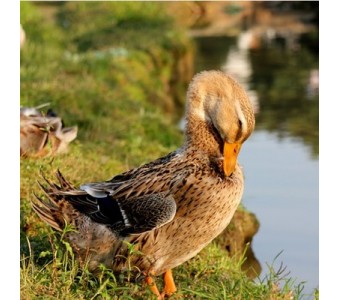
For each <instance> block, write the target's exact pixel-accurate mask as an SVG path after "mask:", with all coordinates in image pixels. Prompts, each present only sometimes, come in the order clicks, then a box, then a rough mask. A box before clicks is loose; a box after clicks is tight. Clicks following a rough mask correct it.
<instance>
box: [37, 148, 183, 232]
mask: <svg viewBox="0 0 340 300" xmlns="http://www.w3.org/2000/svg"><path fill="white" fill-rule="evenodd" d="M175 156H176V154H175V153H173V154H170V155H168V156H166V157H164V158H161V159H158V160H156V161H154V162H152V163H149V164H147V165H144V166H142V167H139V168H136V169H133V170H131V171H128V172H125V173H122V174H120V175H118V176H115V177H114V178H112V179H111V180H110V181H105V182H97V183H88V184H84V185H82V186H81V188H80V190H79V189H75V188H74V187H72V185H71V184H70V183H68V182H67V181H66V179H65V178H64V177H63V176H62V175H61V173H60V172H58V173H57V178H58V181H59V184H60V185H56V184H54V183H51V182H49V181H47V183H48V187H43V189H44V191H45V193H46V195H47V196H48V197H49V198H50V200H51V201H52V202H53V203H54V204H55V205H54V206H56V205H58V203H57V202H58V201H60V200H66V201H67V202H68V203H70V204H71V205H72V206H73V207H74V208H75V209H76V210H77V211H79V212H81V213H83V214H85V215H86V216H88V217H89V218H91V219H92V220H93V221H95V222H97V223H101V224H105V225H106V226H108V227H109V228H111V229H112V230H113V231H115V232H117V233H118V234H120V235H127V234H133V233H142V232H145V231H149V230H152V229H154V228H157V227H160V226H163V225H164V224H166V223H168V222H170V221H171V220H172V219H173V217H174V216H175V213H176V202H175V200H174V198H173V197H172V195H171V192H170V189H171V187H172V186H173V185H175V184H177V183H178V182H179V181H180V179H181V178H182V177H183V176H185V175H184V174H183V173H182V172H178V170H177V173H176V175H174V174H173V173H172V172H171V171H172V170H170V167H171V165H173V159H174V157H175ZM183 172H185V173H187V172H188V170H187V169H186V168H184V164H183ZM40 202H42V201H40ZM45 207H46V205H45ZM45 210H46V208H45ZM36 211H37V212H38V213H39V211H38V210H37V209H36ZM45 215H46V213H45Z"/></svg>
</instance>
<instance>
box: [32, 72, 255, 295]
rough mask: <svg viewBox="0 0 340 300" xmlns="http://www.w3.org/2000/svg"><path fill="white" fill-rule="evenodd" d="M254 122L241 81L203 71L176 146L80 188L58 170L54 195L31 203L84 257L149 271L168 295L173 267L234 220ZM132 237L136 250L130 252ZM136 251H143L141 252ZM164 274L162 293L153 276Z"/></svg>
mask: <svg viewBox="0 0 340 300" xmlns="http://www.w3.org/2000/svg"><path fill="white" fill-rule="evenodd" d="M254 126H255V117H254V111H253V108H252V105H251V103H250V102H249V99H248V97H247V95H246V93H245V91H244V90H243V89H242V87H241V86H240V85H239V84H238V83H237V82H236V81H234V80H233V79H232V78H231V77H229V76H228V75H226V74H225V73H223V72H220V71H204V72H201V73H199V74H197V75H196V76H195V77H194V78H193V80H192V82H191V83H190V85H189V89H188V93H187V104H186V126H185V141H184V144H183V146H182V147H181V148H179V149H177V150H176V151H174V152H172V153H170V154H168V155H166V156H164V157H162V158H159V159H157V160H155V161H153V162H150V163H148V164H146V165H143V166H141V167H138V168H135V169H132V170H130V171H127V172H124V173H122V174H119V175H116V176H114V177H113V178H112V179H111V180H108V181H104V182H95V183H86V184H83V185H81V186H80V188H75V187H74V186H72V185H71V184H70V183H69V182H68V181H67V180H66V179H65V178H64V177H63V176H62V174H61V173H60V172H58V173H57V178H58V181H59V185H57V184H54V183H50V182H49V181H48V180H46V182H47V186H46V187H43V186H42V188H43V190H44V191H45V193H46V195H47V197H48V198H49V201H44V200H42V199H40V198H37V199H38V200H37V201H35V202H34V203H33V208H34V210H35V211H36V212H37V213H38V215H39V216H40V217H41V218H42V219H43V220H44V221H46V222H47V223H48V224H50V225H51V226H52V227H53V228H55V229H56V230H62V229H63V228H64V226H65V223H67V224H72V225H73V226H74V227H75V228H76V229H77V231H76V232H69V233H68V234H67V239H68V241H69V242H70V244H71V246H72V247H73V249H74V252H75V253H76V254H77V257H78V258H79V259H80V260H81V261H86V262H88V266H89V269H90V270H92V271H95V270H96V269H97V268H98V267H99V265H100V264H104V265H106V266H107V267H109V268H112V269H113V270H114V271H116V272H124V271H125V270H127V268H128V267H129V265H130V266H131V265H132V266H135V267H136V268H137V269H139V270H140V271H142V272H143V273H144V274H145V275H146V281H147V282H148V283H149V284H150V285H152V290H153V292H154V293H155V294H156V295H158V296H159V298H162V297H163V296H164V295H171V294H172V293H174V292H175V291H176V286H175V284H174V281H173V278H172V273H171V269H173V268H174V267H176V266H178V265H180V264H182V263H184V262H185V261H187V260H188V259H190V258H192V257H193V256H195V255H196V254H197V253H198V252H199V251H201V250H202V249H203V248H204V247H205V246H206V245H207V244H209V243H210V242H211V241H212V240H213V239H214V238H215V237H216V236H217V235H219V234H220V233H221V232H222V231H223V230H224V229H225V228H226V226H227V225H228V224H229V222H230V220H231V218H232V216H233V214H234V212H235V210H236V208H237V206H238V205H239V203H240V201H241V197H242V193H243V187H244V181H243V173H242V170H241V168H240V166H239V165H238V163H237V156H238V153H239V151H240V148H241V145H242V144H243V142H244V141H245V140H246V139H247V138H248V137H249V136H250V134H251V133H252V131H253V129H254ZM126 242H128V243H129V244H133V245H134V247H135V250H136V251H135V253H142V254H134V255H133V256H131V257H128V247H129V246H128V244H127V243H126ZM137 250H138V251H137ZM160 274H164V282H165V287H164V291H163V292H162V293H159V291H158V289H157V287H156V286H155V285H153V284H152V279H151V277H150V276H151V275H160Z"/></svg>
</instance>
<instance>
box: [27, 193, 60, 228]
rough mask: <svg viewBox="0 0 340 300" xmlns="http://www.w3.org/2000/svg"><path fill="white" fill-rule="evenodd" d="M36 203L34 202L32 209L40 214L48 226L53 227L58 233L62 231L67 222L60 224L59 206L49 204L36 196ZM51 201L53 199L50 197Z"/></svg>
mask: <svg viewBox="0 0 340 300" xmlns="http://www.w3.org/2000/svg"><path fill="white" fill-rule="evenodd" d="M34 196H35V201H32V202H31V203H32V208H33V210H34V211H35V212H36V213H37V214H38V216H39V217H40V218H41V219H42V220H43V221H45V222H46V223H47V224H49V225H50V226H52V227H53V228H54V229H56V230H58V231H62V230H63V227H64V224H65V222H63V223H61V222H60V217H59V215H60V211H59V209H58V207H57V206H55V204H54V203H53V202H47V201H44V200H42V199H41V198H40V197H38V196H37V195H36V194H34ZM49 199H51V198H50V197H49Z"/></svg>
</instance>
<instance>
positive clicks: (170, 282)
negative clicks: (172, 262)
mask: <svg viewBox="0 0 340 300" xmlns="http://www.w3.org/2000/svg"><path fill="white" fill-rule="evenodd" d="M176 291H177V288H176V285H175V281H174V278H173V277H172V271H171V269H169V270H166V271H165V273H164V290H163V293H162V296H163V297H164V296H165V295H166V296H171V295H172V294H173V293H175V292H176Z"/></svg>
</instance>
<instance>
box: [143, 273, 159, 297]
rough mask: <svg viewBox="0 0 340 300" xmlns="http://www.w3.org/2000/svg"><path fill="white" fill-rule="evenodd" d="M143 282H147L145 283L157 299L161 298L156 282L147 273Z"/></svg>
mask: <svg viewBox="0 0 340 300" xmlns="http://www.w3.org/2000/svg"><path fill="white" fill-rule="evenodd" d="M145 282H146V283H147V285H148V286H149V287H150V290H151V292H153V293H154V294H155V295H156V296H157V298H158V299H163V297H162V296H161V293H160V292H159V290H158V288H157V285H156V283H155V282H154V281H153V279H152V277H150V276H149V275H148V276H146V277H145Z"/></svg>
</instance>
